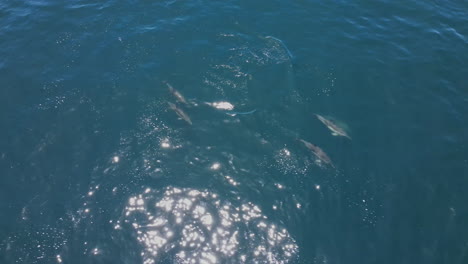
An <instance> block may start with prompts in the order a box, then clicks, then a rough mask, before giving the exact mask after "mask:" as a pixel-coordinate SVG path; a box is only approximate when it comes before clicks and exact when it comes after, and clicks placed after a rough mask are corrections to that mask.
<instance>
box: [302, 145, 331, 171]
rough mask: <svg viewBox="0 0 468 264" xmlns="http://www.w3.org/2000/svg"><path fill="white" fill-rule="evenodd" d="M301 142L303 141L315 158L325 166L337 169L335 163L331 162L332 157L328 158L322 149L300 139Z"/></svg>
mask: <svg viewBox="0 0 468 264" xmlns="http://www.w3.org/2000/svg"><path fill="white" fill-rule="evenodd" d="M299 141H301V142H302V143H304V145H305V146H306V147H307V148H308V149H310V150H311V151H312V153H314V155H315V157H317V159H318V160H319V161H321V162H323V163H325V164H328V165H330V166H332V167H333V168H335V165H333V162H332V161H331V159H330V157H328V155H327V153H325V151H323V150H322V149H321V148H319V147H318V146H315V145H314V144H312V143H310V142H307V141H305V140H303V139H299Z"/></svg>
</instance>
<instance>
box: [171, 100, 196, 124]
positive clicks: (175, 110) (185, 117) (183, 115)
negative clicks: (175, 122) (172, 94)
mask: <svg viewBox="0 0 468 264" xmlns="http://www.w3.org/2000/svg"><path fill="white" fill-rule="evenodd" d="M168 104H169V108H170V109H172V110H174V112H176V114H177V115H178V116H179V117H180V118H182V119H183V120H185V121H186V122H187V123H189V124H190V125H192V120H190V117H189V116H188V115H187V114H186V113H185V112H184V111H182V109H180V108H177V106H176V105H175V104H173V103H171V102H168Z"/></svg>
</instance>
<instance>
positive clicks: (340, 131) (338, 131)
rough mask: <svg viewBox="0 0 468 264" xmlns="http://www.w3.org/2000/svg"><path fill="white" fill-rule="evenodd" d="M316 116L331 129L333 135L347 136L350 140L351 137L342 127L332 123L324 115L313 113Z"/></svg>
mask: <svg viewBox="0 0 468 264" xmlns="http://www.w3.org/2000/svg"><path fill="white" fill-rule="evenodd" d="M315 116H317V118H318V120H320V122H322V123H323V124H324V125H325V126H327V128H328V129H330V130H331V132H332V135H333V136H342V137H347V138H348V139H350V140H351V137H350V136H349V135H348V134H347V133H346V131H344V129H343V128H341V127H339V126H338V125H337V124H335V123H333V122H332V121H331V120H329V119H326V118H325V117H323V116H321V115H319V114H315Z"/></svg>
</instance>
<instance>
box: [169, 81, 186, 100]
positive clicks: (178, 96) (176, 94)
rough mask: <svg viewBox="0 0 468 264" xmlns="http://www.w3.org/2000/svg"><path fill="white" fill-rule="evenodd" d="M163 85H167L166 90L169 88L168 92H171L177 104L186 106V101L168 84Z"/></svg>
mask: <svg viewBox="0 0 468 264" xmlns="http://www.w3.org/2000/svg"><path fill="white" fill-rule="evenodd" d="M164 83H165V84H166V85H167V88H169V92H171V93H172V94H173V95H174V96H175V98H176V99H177V100H178V101H179V102H181V103H183V104H186V105H188V103H187V100H185V98H184V96H183V95H182V94H181V93H180V92H179V91H177V90H176V89H175V88H174V87H172V85H171V84H170V83H168V82H164Z"/></svg>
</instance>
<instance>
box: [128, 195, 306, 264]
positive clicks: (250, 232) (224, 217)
mask: <svg viewBox="0 0 468 264" xmlns="http://www.w3.org/2000/svg"><path fill="white" fill-rule="evenodd" d="M122 222H123V223H124V224H125V225H126V226H128V227H131V228H132V229H133V230H134V232H135V233H136V234H137V240H138V242H139V243H140V244H141V246H142V252H141V256H142V258H143V263H145V264H152V263H158V260H159V259H161V257H162V256H163V255H167V254H169V255H171V256H174V257H175V259H176V260H177V263H223V262H225V261H227V260H230V261H233V260H236V262H239V263H240V262H242V261H245V260H246V259H248V260H249V261H250V262H251V263H265V262H268V263H288V262H290V261H291V260H294V259H295V257H297V253H298V246H297V244H296V242H295V240H294V239H293V238H292V237H291V236H290V235H289V232H288V231H287V230H286V229H285V228H283V227H281V226H279V225H277V224H276V223H274V222H272V221H270V220H269V219H268V217H267V216H266V215H264V214H263V213H262V210H261V209H260V208H259V207H258V206H256V205H255V204H253V203H251V202H247V201H246V202H241V203H239V204H237V205H234V204H233V203H231V202H229V201H226V200H223V199H221V198H220V197H219V195H217V194H215V193H212V192H210V191H207V190H196V189H190V188H176V187H167V188H166V189H165V190H164V192H162V193H161V192H159V191H156V190H149V191H148V189H146V190H145V191H144V192H143V193H142V194H138V195H136V196H132V197H130V198H129V200H128V203H127V205H126V207H125V217H124V218H123V219H122ZM241 249H243V250H241Z"/></svg>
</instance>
